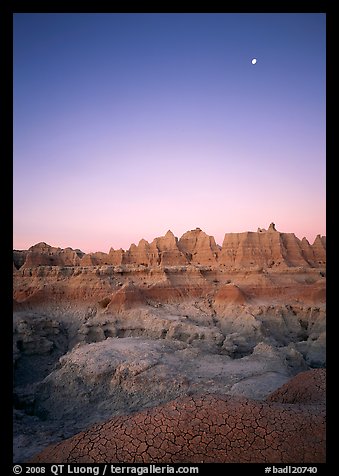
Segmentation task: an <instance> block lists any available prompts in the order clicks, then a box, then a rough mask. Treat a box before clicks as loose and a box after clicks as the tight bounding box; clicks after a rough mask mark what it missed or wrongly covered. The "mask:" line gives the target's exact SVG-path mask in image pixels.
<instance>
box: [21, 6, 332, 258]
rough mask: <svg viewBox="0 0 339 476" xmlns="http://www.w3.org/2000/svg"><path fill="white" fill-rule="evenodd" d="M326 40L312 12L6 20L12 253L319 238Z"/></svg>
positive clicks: (320, 21) (322, 228)
mask: <svg viewBox="0 0 339 476" xmlns="http://www.w3.org/2000/svg"><path fill="white" fill-rule="evenodd" d="M325 36H326V15H325V14H320V13H319V14H318V13H316V14H311V13H299V14H292V13H273V14H265V13H263V14H259V13H250V14H244V13H239V14H227V13H226V14H221V13H219V14H169V13H167V14H145V13H139V14H110V13H104V14H98V13H97V14H86V13H83V14H80V13H74V14H68V13H65V14H57V13H51V14H35V13H21V14H19V13H16V14H14V43H13V45H14V86H13V94H14V109H13V116H14V137H13V206H14V208H13V240H14V242H13V247H14V248H15V249H27V248H29V247H30V246H32V245H33V244H35V243H38V242H41V241H44V242H46V243H48V244H51V245H53V246H60V247H62V248H65V247H67V246H70V247H72V248H80V249H82V250H83V251H85V252H91V251H99V250H100V251H105V252H108V251H109V249H110V247H113V248H115V249H118V248H120V247H122V248H123V249H127V248H129V246H130V244H131V243H136V244H137V243H138V242H139V240H140V239H141V238H144V239H146V240H148V241H152V240H153V238H155V237H157V236H162V235H164V234H165V233H166V232H167V230H168V229H171V230H172V232H173V233H174V234H175V236H178V237H179V238H180V236H181V235H182V234H183V233H184V232H186V231H187V230H190V229H194V228H196V227H200V228H201V229H202V230H203V231H205V232H206V233H207V234H209V235H213V236H214V237H215V239H216V241H217V243H219V244H222V240H223V237H224V234H225V233H231V232H243V231H256V230H257V228H258V227H260V228H268V226H269V224H270V223H271V222H274V223H275V224H276V227H277V229H278V230H279V231H282V232H293V233H295V234H296V236H298V237H299V238H302V237H303V236H306V238H307V239H308V240H309V241H310V242H313V241H314V239H315V237H316V235H317V234H321V235H325V234H326V229H325V225H326V224H325V208H326V201H325V193H326V183H325V167H326V162H325V154H326V141H325V138H326V137H325V135H326V134H325V132H326V110H325V95H326V88H325V86H326V43H325ZM253 58H256V59H257V62H256V64H255V65H253V64H252V59H253Z"/></svg>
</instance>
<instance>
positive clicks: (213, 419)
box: [31, 370, 325, 463]
mask: <svg viewBox="0 0 339 476" xmlns="http://www.w3.org/2000/svg"><path fill="white" fill-rule="evenodd" d="M301 385H302V387H303V388H306V387H308V390H307V391H308V392H310V394H312V387H314V386H315V387H317V388H318V390H319V388H320V387H322V389H323V390H324V385H325V380H324V371H323V370H320V371H318V370H315V371H310V372H303V373H302V374H300V376H296V377H294V378H293V379H292V380H291V386H290V388H289V383H288V384H285V385H284V386H283V387H282V389H283V391H282V392H281V394H279V390H278V391H276V392H274V395H275V396H274V397H272V400H275V401H271V402H268V401H266V402H259V401H252V400H248V399H245V398H241V397H230V396H227V395H212V394H209V395H208V394H202V395H195V396H186V397H183V398H178V399H176V400H173V401H171V402H169V403H167V404H165V405H161V406H159V407H156V408H152V409H148V410H144V411H141V412H139V413H135V414H132V415H127V416H120V417H116V418H113V419H112V420H110V421H108V422H106V423H104V424H99V425H95V426H93V427H91V428H89V429H88V430H86V431H84V432H81V433H79V434H78V435H75V436H74V437H73V438H70V439H68V440H65V441H63V442H61V443H58V444H56V445H53V446H50V447H48V448H47V449H46V450H44V451H43V452H42V453H40V454H39V455H37V456H36V457H35V458H33V459H32V461H31V462H34V463H38V462H39V463H41V462H44V463H94V462H95V463H98V462H106V463H108V462H124V463H199V462H220V463H247V462H255V463H259V462H265V463H321V462H325V405H324V404H323V403H321V402H320V401H319V400H320V397H319V391H318V397H317V399H316V401H317V403H315V402H314V400H312V398H311V401H310V404H307V403H306V402H305V398H303V397H301V398H300V399H299V401H303V403H302V404H301V403H294V404H291V403H281V401H286V400H288V399H289V397H288V395H290V396H291V395H292V399H293V400H294V401H295V402H297V401H298V398H295V397H293V395H295V392H296V390H295V389H298V388H299V389H300V388H301ZM323 390H322V391H323ZM299 394H300V391H299ZM322 395H323V393H322ZM269 398H270V397H269Z"/></svg>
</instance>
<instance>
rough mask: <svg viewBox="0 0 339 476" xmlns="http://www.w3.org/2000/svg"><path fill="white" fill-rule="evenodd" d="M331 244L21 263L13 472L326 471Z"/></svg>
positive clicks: (158, 249)
mask: <svg viewBox="0 0 339 476" xmlns="http://www.w3.org/2000/svg"><path fill="white" fill-rule="evenodd" d="M325 266H326V238H325V237H322V236H320V235H318V236H317V238H316V239H315V241H314V243H313V244H310V243H309V242H308V241H307V240H306V239H305V238H303V239H302V240H299V239H298V238H297V237H296V236H295V235H294V234H293V233H280V232H279V231H277V230H276V229H275V226H274V224H271V225H270V227H269V228H268V229H267V230H265V229H260V228H259V229H258V231H257V232H245V233H228V234H226V235H225V238H224V241H223V244H222V246H219V245H218V244H216V242H215V240H214V238H213V237H212V236H208V235H207V234H206V233H204V232H203V231H202V230H200V229H199V228H197V229H195V230H192V231H188V232H187V233H185V234H184V235H183V236H182V237H181V238H180V239H178V238H176V237H175V236H174V235H173V233H172V232H170V231H168V232H167V233H166V235H165V236H163V237H160V238H155V239H154V240H153V241H152V243H148V242H147V241H145V240H141V241H140V242H139V244H138V245H137V246H136V245H134V244H132V245H131V246H130V248H129V250H127V251H124V250H122V249H120V250H114V249H111V250H110V251H109V253H102V252H97V253H90V254H85V253H83V252H82V251H80V250H78V249H76V250H73V249H71V248H66V249H61V248H54V247H52V246H49V245H47V244H46V243H39V244H37V245H34V246H32V247H31V248H30V249H29V250H20V251H19V250H14V251H13V285H14V296H13V305H14V320H13V322H14V324H13V326H14V328H13V361H14V370H15V379H14V386H15V388H14V397H15V398H14V406H15V408H14V461H15V462H16V463H20V462H25V461H29V460H31V461H40V462H95V461H108V462H114V461H116V462H118V461H119V462H120V461H123V462H153V461H154V462H199V461H218V462H248V461H253V462H279V461H281V462H295V463H298V462H300V463H301V462H305V463H312V462H313V463H315V462H323V461H324V460H325V436H324V435H325V370H324V368H325V367H326V353H325V338H326V326H325V304H326V302H325V297H326V294H325V291H326V269H325Z"/></svg>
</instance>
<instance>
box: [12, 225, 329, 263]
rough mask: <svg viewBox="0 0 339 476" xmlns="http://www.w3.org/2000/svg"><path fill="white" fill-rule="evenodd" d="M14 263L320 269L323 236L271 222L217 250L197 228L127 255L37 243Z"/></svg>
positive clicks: (132, 248) (17, 255) (136, 247)
mask: <svg viewBox="0 0 339 476" xmlns="http://www.w3.org/2000/svg"><path fill="white" fill-rule="evenodd" d="M13 262H14V265H15V267H16V268H17V269H20V268H21V267H23V268H34V267H37V266H100V265H113V266H120V265H144V266H150V267H155V266H185V265H189V264H192V265H202V266H210V267H220V266H222V267H226V268H251V267H256V266H257V267H258V266H259V267H264V268H272V267H298V266H299V267H300V266H301V267H311V268H316V267H324V265H325V264H326V237H324V236H320V235H318V236H317V238H316V239H315V241H314V243H313V244H312V245H311V244H310V243H309V242H308V241H307V239H306V238H303V239H302V240H300V239H299V238H297V237H296V236H295V235H294V233H281V232H279V231H277V230H276V228H275V225H274V223H271V225H270V226H269V228H268V230H265V229H262V228H258V231H257V232H251V231H247V232H243V233H226V234H225V237H224V241H223V244H222V247H220V246H219V245H217V244H216V242H215V239H214V238H213V236H209V235H207V234H206V233H204V232H203V231H202V230H201V229H200V228H196V229H195V230H191V231H187V232H186V233H184V234H183V235H182V237H181V238H180V239H179V240H178V238H176V237H175V236H174V234H173V233H172V232H171V231H170V230H169V231H168V232H167V233H166V234H165V236H161V237H158V238H155V239H154V240H153V241H152V242H151V243H148V242H147V241H146V240H144V239H142V240H140V241H139V244H138V245H135V244H134V243H133V244H132V245H131V246H130V248H129V249H128V250H126V251H124V250H123V249H119V250H114V249H113V248H111V250H110V251H109V253H103V252H96V253H89V254H85V253H83V252H82V251H80V250H73V249H72V248H66V249H61V248H55V247H52V246H50V245H47V244H46V243H38V244H37V245H34V246H32V247H31V248H29V249H28V250H27V251H26V250H20V251H19V250H14V252H13Z"/></svg>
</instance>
